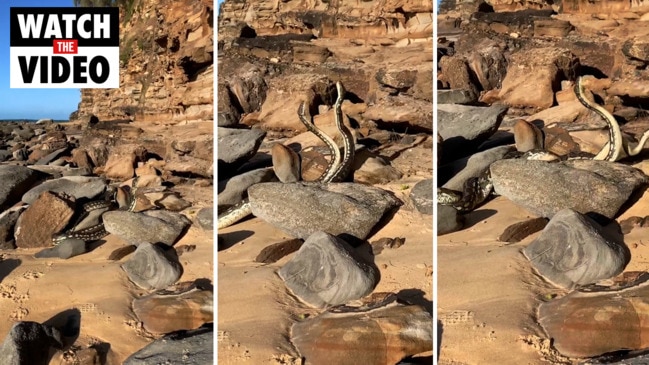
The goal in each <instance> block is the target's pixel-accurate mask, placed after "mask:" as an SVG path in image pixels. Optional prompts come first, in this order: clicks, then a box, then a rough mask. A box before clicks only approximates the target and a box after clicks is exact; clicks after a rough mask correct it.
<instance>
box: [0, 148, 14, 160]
mask: <svg viewBox="0 0 649 365" xmlns="http://www.w3.org/2000/svg"><path fill="white" fill-rule="evenodd" d="M11 157H13V152H11V151H9V150H0V162H4V161H7V160H8V159H10V158H11Z"/></svg>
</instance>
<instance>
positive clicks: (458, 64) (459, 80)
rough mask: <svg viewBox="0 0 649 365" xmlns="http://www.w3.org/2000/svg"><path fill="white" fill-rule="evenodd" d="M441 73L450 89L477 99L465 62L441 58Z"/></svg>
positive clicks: (476, 92) (455, 57)
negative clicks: (464, 92) (466, 93)
mask: <svg viewBox="0 0 649 365" xmlns="http://www.w3.org/2000/svg"><path fill="white" fill-rule="evenodd" d="M439 67H441V72H442V74H443V77H444V79H445V80H447V81H448V83H449V85H450V86H451V89H459V90H463V91H464V90H466V91H467V92H468V95H469V98H471V99H477V97H478V88H477V87H476V85H474V84H473V82H472V80H471V76H470V75H469V67H468V66H467V64H466V61H465V60H463V59H462V58H460V57H457V56H454V57H442V59H441V60H440V62H439Z"/></svg>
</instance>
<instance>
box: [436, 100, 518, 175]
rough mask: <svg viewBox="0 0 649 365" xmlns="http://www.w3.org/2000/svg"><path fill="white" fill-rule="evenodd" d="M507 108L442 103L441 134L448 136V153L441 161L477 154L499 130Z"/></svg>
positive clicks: (444, 136)
mask: <svg viewBox="0 0 649 365" xmlns="http://www.w3.org/2000/svg"><path fill="white" fill-rule="evenodd" d="M506 111H507V107H505V106H502V105H497V106H490V107H478V106H465V105H456V104H440V105H438V106H437V125H438V133H439V134H440V135H441V136H442V138H443V139H444V142H443V149H444V155H443V156H441V160H442V161H441V162H442V163H446V162H449V161H453V160H456V159H458V158H462V157H464V156H468V155H471V154H473V153H474V152H475V151H476V149H477V148H478V146H479V145H480V144H481V143H483V142H484V141H486V140H487V139H488V138H489V137H490V136H491V135H492V134H494V133H495V132H496V130H498V127H499V126H500V123H501V122H502V119H503V117H504V115H505V112H506Z"/></svg>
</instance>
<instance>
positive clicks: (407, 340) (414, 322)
mask: <svg viewBox="0 0 649 365" xmlns="http://www.w3.org/2000/svg"><path fill="white" fill-rule="evenodd" d="M352 328H353V331H350V329H352ZM432 334H433V318H432V316H431V315H430V314H429V313H428V312H426V311H425V310H424V309H423V308H421V307H419V306H412V305H411V306H404V305H394V304H393V305H388V306H386V307H381V308H378V309H372V310H369V311H366V312H359V313H330V312H326V313H324V314H321V315H319V316H317V317H315V318H313V319H307V320H305V321H303V322H299V323H296V324H294V325H293V327H292V328H291V341H292V342H293V343H294V344H295V346H296V347H297V349H298V351H299V352H300V354H301V355H302V356H303V357H304V358H305V360H306V361H307V363H310V364H337V365H357V364H376V365H394V364H396V363H398V362H399V361H400V360H402V359H404V358H405V357H408V356H413V355H416V354H420V353H423V352H426V351H432V349H433V339H432Z"/></svg>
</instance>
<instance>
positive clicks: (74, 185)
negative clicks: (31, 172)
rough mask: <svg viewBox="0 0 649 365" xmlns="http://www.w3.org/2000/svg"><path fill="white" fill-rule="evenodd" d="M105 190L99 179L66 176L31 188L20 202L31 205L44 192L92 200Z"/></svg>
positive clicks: (101, 179)
mask: <svg viewBox="0 0 649 365" xmlns="http://www.w3.org/2000/svg"><path fill="white" fill-rule="evenodd" d="M105 190H106V181H105V180H104V179H103V178H101V177H90V176H66V177H61V178H58V179H53V180H48V181H45V182H43V183H42V184H40V185H38V186H36V187H34V188H32V189H31V190H29V191H28V192H27V193H25V194H24V195H23V197H22V201H23V202H24V203H27V204H32V203H33V202H34V200H36V198H38V196H39V195H41V193H42V192H44V191H52V192H56V193H66V194H68V195H70V196H73V197H75V198H76V199H82V198H85V199H92V198H95V197H97V196H99V195H100V194H101V193H103V192H104V191H105Z"/></svg>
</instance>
